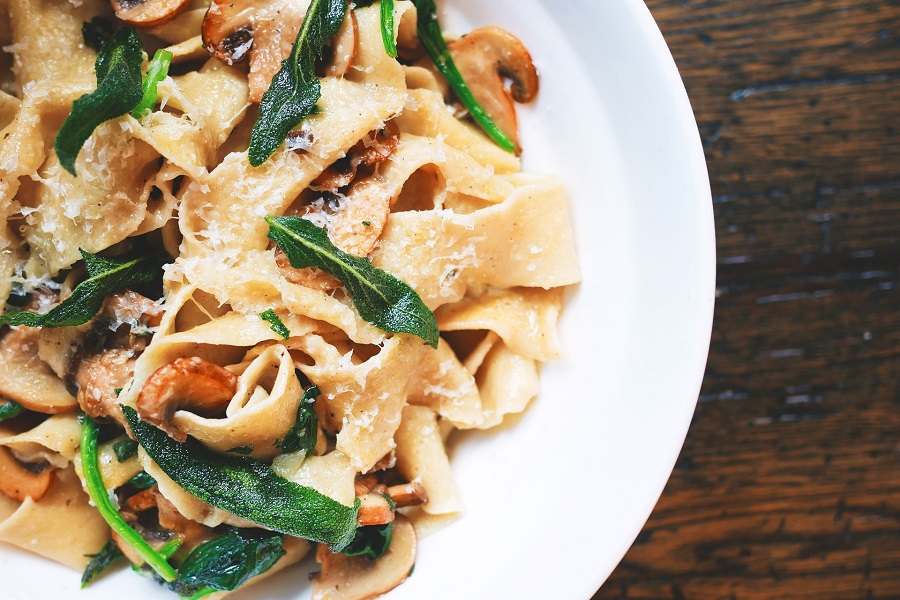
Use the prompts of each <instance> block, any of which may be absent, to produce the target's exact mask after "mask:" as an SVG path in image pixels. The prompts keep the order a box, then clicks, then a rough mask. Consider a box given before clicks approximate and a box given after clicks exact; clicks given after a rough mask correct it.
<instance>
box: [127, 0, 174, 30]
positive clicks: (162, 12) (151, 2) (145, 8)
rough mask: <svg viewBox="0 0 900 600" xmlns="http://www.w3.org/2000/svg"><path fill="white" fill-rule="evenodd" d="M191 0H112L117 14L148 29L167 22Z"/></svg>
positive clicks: (130, 22)
mask: <svg viewBox="0 0 900 600" xmlns="http://www.w3.org/2000/svg"><path fill="white" fill-rule="evenodd" d="M189 2H190V0H110V3H111V4H112V8H113V10H114V11H115V13H116V16H117V17H118V18H119V19H121V20H123V21H125V22H126V23H128V24H129V25H134V26H135V27H140V28H143V29H146V28H148V27H156V26H157V25H162V24H163V23H167V22H169V21H171V20H172V19H174V18H175V17H176V16H178V15H179V14H180V13H181V12H182V11H183V10H184V9H185V8H187V6H188V4H189Z"/></svg>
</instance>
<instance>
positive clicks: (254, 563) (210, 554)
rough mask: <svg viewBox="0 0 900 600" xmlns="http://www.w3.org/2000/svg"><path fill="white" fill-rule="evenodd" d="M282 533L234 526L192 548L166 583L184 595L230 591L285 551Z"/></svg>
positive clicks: (270, 565)
mask: <svg viewBox="0 0 900 600" xmlns="http://www.w3.org/2000/svg"><path fill="white" fill-rule="evenodd" d="M283 544H284V535H283V534H280V533H277V532H274V531H266V530H263V529H237V528H234V527H232V528H230V529H229V531H228V532H227V533H226V534H225V535H223V536H221V537H218V538H215V539H212V540H209V541H208V542H204V543H202V544H200V545H199V546H197V547H196V548H194V550H193V551H192V552H191V553H190V554H189V555H188V557H187V558H186V559H185V560H184V562H183V563H182V564H181V567H180V568H179V569H178V570H179V572H180V574H181V576H180V577H179V578H178V579H177V580H176V581H174V582H172V583H171V584H169V587H171V588H172V590H174V591H176V592H178V594H179V595H181V596H184V597H193V598H197V597H200V596H201V595H206V593H209V592H213V591H222V592H230V591H232V590H235V589H237V588H238V587H240V586H241V585H243V584H244V583H245V582H246V581H247V580H248V579H250V578H251V577H253V576H255V575H259V574H260V573H265V572H266V571H268V570H269V569H271V568H272V566H273V565H274V564H275V563H276V562H277V561H278V559H280V558H281V557H282V556H284V555H285V554H286V552H285V551H284V548H282V545H283Z"/></svg>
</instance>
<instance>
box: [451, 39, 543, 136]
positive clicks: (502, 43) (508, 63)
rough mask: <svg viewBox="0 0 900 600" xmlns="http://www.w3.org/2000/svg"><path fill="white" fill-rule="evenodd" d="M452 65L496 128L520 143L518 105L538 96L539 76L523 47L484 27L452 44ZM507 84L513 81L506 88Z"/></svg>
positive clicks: (516, 41) (526, 50)
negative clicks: (517, 121) (517, 120)
mask: <svg viewBox="0 0 900 600" xmlns="http://www.w3.org/2000/svg"><path fill="white" fill-rule="evenodd" d="M447 46H448V48H449V49H450V54H451V55H452V56H453V62H454V63H456V67H457V68H458V69H459V72H460V75H462V77H463V79H464V80H465V82H466V84H467V85H468V87H469V90H471V92H472V95H473V96H475V99H476V100H477V101H478V103H479V104H480V105H481V107H482V108H484V110H485V111H486V112H487V114H488V115H490V117H491V119H493V121H494V123H496V124H497V127H499V128H500V130H501V131H503V133H505V134H506V135H507V136H509V138H510V139H512V140H513V141H515V142H516V144H517V145H518V143H519V135H518V126H517V124H516V107H515V104H514V103H513V101H514V100H515V101H516V102H531V101H532V100H534V98H535V96H537V92H538V87H539V83H538V75H537V69H535V67H534V62H533V61H532V60H531V54H529V52H528V49H527V48H525V46H524V44H522V42H521V41H520V40H519V39H518V38H517V37H515V36H514V35H512V34H511V33H509V32H508V31H506V30H503V29H500V28H499V27H482V28H480V29H476V30H474V31H472V32H471V33H469V34H467V35H465V36H463V37H461V38H459V39H458V40H455V41H453V42H451V43H449V44H448V45H447ZM507 81H510V82H511V85H510V86H509V89H507Z"/></svg>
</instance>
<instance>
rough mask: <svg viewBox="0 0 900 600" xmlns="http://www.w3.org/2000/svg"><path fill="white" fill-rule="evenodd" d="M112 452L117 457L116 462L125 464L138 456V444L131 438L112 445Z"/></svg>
mask: <svg viewBox="0 0 900 600" xmlns="http://www.w3.org/2000/svg"><path fill="white" fill-rule="evenodd" d="M112 450H113V453H115V455H116V460H118V461H119V462H120V463H123V462H125V461H126V460H128V459H129V458H131V457H132V456H136V455H137V450H138V443H137V442H136V441H134V440H132V439H130V438H125V439H124V440H121V441H119V442H116V443H114V444H113V445H112Z"/></svg>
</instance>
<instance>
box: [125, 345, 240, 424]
mask: <svg viewBox="0 0 900 600" xmlns="http://www.w3.org/2000/svg"><path fill="white" fill-rule="evenodd" d="M236 389H237V375H235V374H234V373H232V372H231V371H229V370H228V369H225V368H224V367H220V366H219V365H216V364H213V363H211V362H209V361H206V360H203V359H202V358H200V357H197V356H192V357H190V358H178V359H175V360H174V361H172V362H170V363H168V364H166V365H163V366H161V367H160V368H158V369H157V370H156V371H154V372H153V374H152V375H150V377H149V378H148V379H147V382H146V383H144V387H143V388H141V393H140V395H139V396H138V399H137V402H136V403H135V407H136V408H137V411H138V414H140V416H141V418H142V419H143V420H145V421H147V422H149V423H153V424H154V425H156V426H157V427H159V428H160V429H162V430H163V431H165V432H166V433H168V434H169V435H170V436H171V437H172V438H173V439H176V440H178V441H179V442H183V441H185V440H186V439H187V435H186V434H185V433H184V432H183V431H181V430H180V429H178V428H177V427H175V426H174V425H172V424H171V423H170V420H171V419H172V416H173V415H174V414H175V411H177V410H179V409H182V408H190V409H191V410H192V411H194V412H196V413H197V414H200V415H203V416H213V415H215V414H217V413H220V412H222V411H224V409H225V407H226V406H227V405H228V402H229V401H230V400H231V398H232V396H234V392H235V390H236Z"/></svg>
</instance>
